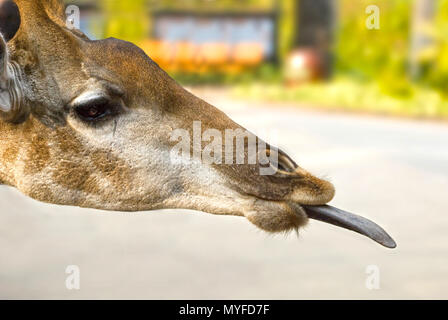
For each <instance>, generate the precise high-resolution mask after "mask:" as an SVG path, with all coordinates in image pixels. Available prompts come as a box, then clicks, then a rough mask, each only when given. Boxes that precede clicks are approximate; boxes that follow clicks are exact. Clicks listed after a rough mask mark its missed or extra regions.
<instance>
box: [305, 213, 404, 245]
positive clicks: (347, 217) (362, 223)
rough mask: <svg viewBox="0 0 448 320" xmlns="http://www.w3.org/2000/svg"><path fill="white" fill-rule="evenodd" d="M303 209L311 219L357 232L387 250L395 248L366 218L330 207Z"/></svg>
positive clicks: (378, 228) (384, 234)
mask: <svg viewBox="0 0 448 320" xmlns="http://www.w3.org/2000/svg"><path fill="white" fill-rule="evenodd" d="M303 208H304V209H305V211H306V214H307V215H308V217H309V218H311V219H314V220H319V221H323V222H326V223H330V224H333V225H335V226H338V227H341V228H345V229H349V230H352V231H355V232H358V233H360V234H362V235H364V236H366V237H369V238H370V239H372V240H373V241H376V242H378V243H379V244H381V245H383V246H385V247H387V248H395V247H396V246H397V244H396V243H395V241H394V239H392V238H391V236H389V235H388V234H387V232H386V231H384V229H383V228H381V227H380V226H379V225H377V224H376V223H374V222H372V221H370V220H368V219H366V218H363V217H361V216H358V215H356V214H353V213H350V212H347V211H344V210H341V209H338V208H335V207H332V206H303Z"/></svg>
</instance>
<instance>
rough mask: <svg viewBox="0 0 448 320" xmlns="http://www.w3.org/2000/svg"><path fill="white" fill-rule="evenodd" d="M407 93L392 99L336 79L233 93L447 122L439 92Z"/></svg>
mask: <svg viewBox="0 0 448 320" xmlns="http://www.w3.org/2000/svg"><path fill="white" fill-rule="evenodd" d="M410 90H411V93H410V95H409V96H408V97H394V96H391V95H388V94H387V93H384V92H383V91H382V90H381V88H380V87H379V86H378V85H377V84H376V83H373V82H372V83H358V82H355V81H352V80H347V79H338V80H335V81H332V82H328V83H312V84H302V85H297V86H294V87H292V86H285V85H283V84H274V83H271V84H266V83H252V84H241V85H237V86H235V87H234V88H233V90H232V93H233V94H234V96H236V97H238V98H245V99H255V100H261V101H280V102H297V103H302V104H307V105H311V106H312V107H315V108H321V109H331V110H342V111H356V112H369V113H375V114H385V115H396V116H408V117H419V118H443V119H448V100H445V99H444V98H443V97H442V96H441V95H440V93H438V92H437V91H435V90H431V89H426V88H422V87H417V86H415V87H412V88H411V89H410Z"/></svg>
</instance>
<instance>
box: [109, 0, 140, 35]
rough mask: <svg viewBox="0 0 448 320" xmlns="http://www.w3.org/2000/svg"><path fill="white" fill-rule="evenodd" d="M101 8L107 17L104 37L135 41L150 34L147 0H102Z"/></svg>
mask: <svg viewBox="0 0 448 320" xmlns="http://www.w3.org/2000/svg"><path fill="white" fill-rule="evenodd" d="M101 8H102V10H103V11H104V13H105V16H106V17H107V19H106V21H105V26H104V37H115V38H120V39H123V40H127V41H134V42H135V41H140V40H142V39H144V38H145V37H147V36H148V34H149V14H148V11H147V9H146V8H147V6H146V0H132V1H116V0H101Z"/></svg>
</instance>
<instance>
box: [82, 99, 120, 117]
mask: <svg viewBox="0 0 448 320" xmlns="http://www.w3.org/2000/svg"><path fill="white" fill-rule="evenodd" d="M114 110H115V108H114V106H113V105H112V104H111V103H110V102H109V101H108V100H106V99H100V100H97V101H91V102H87V103H84V104H81V105H78V106H76V107H75V112H76V114H77V115H78V116H79V117H80V118H81V119H82V120H84V121H96V120H100V119H103V118H105V117H107V116H109V115H111V114H112V113H113V112H114Z"/></svg>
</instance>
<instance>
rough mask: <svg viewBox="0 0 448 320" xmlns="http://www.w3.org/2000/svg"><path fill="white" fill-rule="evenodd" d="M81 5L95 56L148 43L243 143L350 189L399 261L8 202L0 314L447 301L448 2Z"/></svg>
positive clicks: (152, 215)
mask: <svg viewBox="0 0 448 320" xmlns="http://www.w3.org/2000/svg"><path fill="white" fill-rule="evenodd" d="M67 4H75V5H77V6H79V7H80V9H81V15H80V17H81V29H82V30H83V31H84V32H85V33H86V34H87V35H89V36H90V37H91V38H93V39H100V38H105V37H116V38H121V39H125V40H128V41H132V42H134V43H136V44H137V45H139V46H140V47H141V48H143V49H144V50H145V51H146V53H147V54H148V55H149V56H150V57H151V58H152V59H154V60H155V61H156V62H157V63H158V64H159V65H160V66H161V67H162V68H163V69H165V70H166V71H167V72H168V73H169V74H170V75H171V76H173V77H174V78H175V79H177V80H178V81H179V82H180V83H182V84H183V85H184V86H186V87H187V88H188V89H189V90H191V91H192V92H193V93H195V94H197V95H198V96H200V97H202V98H204V99H205V100H207V101H208V102H210V103H212V104H214V105H215V106H216V107H218V108H220V109H222V110H224V111H225V112H226V113H227V114H228V115H229V116H230V117H232V118H233V119H234V120H236V121H237V122H239V123H240V124H241V125H243V126H244V127H246V128H248V129H249V130H252V131H254V132H256V133H257V134H259V135H260V136H261V137H263V135H264V133H266V132H270V131H271V132H272V131H275V132H276V133H277V136H278V141H279V147H281V148H282V149H283V150H285V151H286V152H288V153H289V154H290V155H291V156H292V158H293V159H295V160H296V161H297V162H298V163H299V165H301V166H302V167H304V168H306V169H308V170H310V171H311V172H313V173H315V174H317V175H319V176H322V177H325V178H327V179H330V180H331V181H332V182H333V183H334V184H335V186H336V190H337V194H336V197H335V199H334V200H333V202H332V205H335V206H338V207H341V208H343V209H346V210H349V211H352V212H356V213H358V214H361V215H363V216H365V217H368V218H370V219H372V220H374V221H375V222H377V223H379V224H380V225H382V226H383V227H384V228H385V229H386V230H387V231H388V232H390V234H391V235H392V236H393V237H394V238H395V240H396V242H397V244H398V248H397V249H395V250H387V249H385V248H382V247H380V246H378V245H377V244H375V243H373V242H371V241H370V240H369V239H366V238H363V237H361V236H358V235H357V234H354V233H351V232H349V231H345V230H342V229H337V228H334V227H332V226H329V225H325V224H322V223H319V222H316V221H312V222H310V224H309V226H308V227H307V228H305V229H304V230H302V231H301V232H300V235H299V237H298V238H297V237H296V236H295V235H293V234H291V235H289V236H285V235H276V236H272V235H267V234H265V233H263V232H261V231H260V230H258V229H256V228H255V227H254V226H252V225H251V224H250V223H249V222H248V221H246V220H245V219H240V218H236V217H218V216H212V215H208V214H202V213H197V212H196V213H195V212H187V211H185V210H164V211H160V212H159V211H158V212H148V213H135V214H130V213H106V212H101V211H97V210H87V209H80V208H71V207H59V206H52V205H47V204H42V203H38V202H36V201H33V200H31V199H29V198H27V197H25V196H23V195H21V194H20V193H19V192H17V191H16V190H14V189H12V188H9V187H5V186H0V212H1V213H0V298H35V299H41V298H65V299H79V298H94V299H95V298H137V299H145V298H153V299H232V298H233V299H446V298H448V268H447V267H446V266H447V265H448V232H447V230H448V215H447V214H446V212H447V206H448V199H447V194H448V126H447V122H446V120H447V119H448V0H413V1H412V0H355V1H354V0H295V1H294V0H257V1H255V0H133V1H127V0H98V1H87V0H86V1H81V0H79V1H75V0H71V1H67ZM1 14H2V13H1V12H0V16H1ZM0 19H1V18H0ZM347 111H349V112H347ZM423 120H424V121H423ZM68 265H77V266H79V268H80V272H81V289H80V290H67V288H66V286H65V280H66V278H67V276H68V275H67V274H66V273H65V270H66V266H68ZM370 266H374V269H375V268H376V267H377V268H378V270H379V272H380V273H379V287H378V288H372V287H369V285H367V283H368V281H369V276H370V275H371V274H369V270H372V268H371V267H370Z"/></svg>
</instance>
